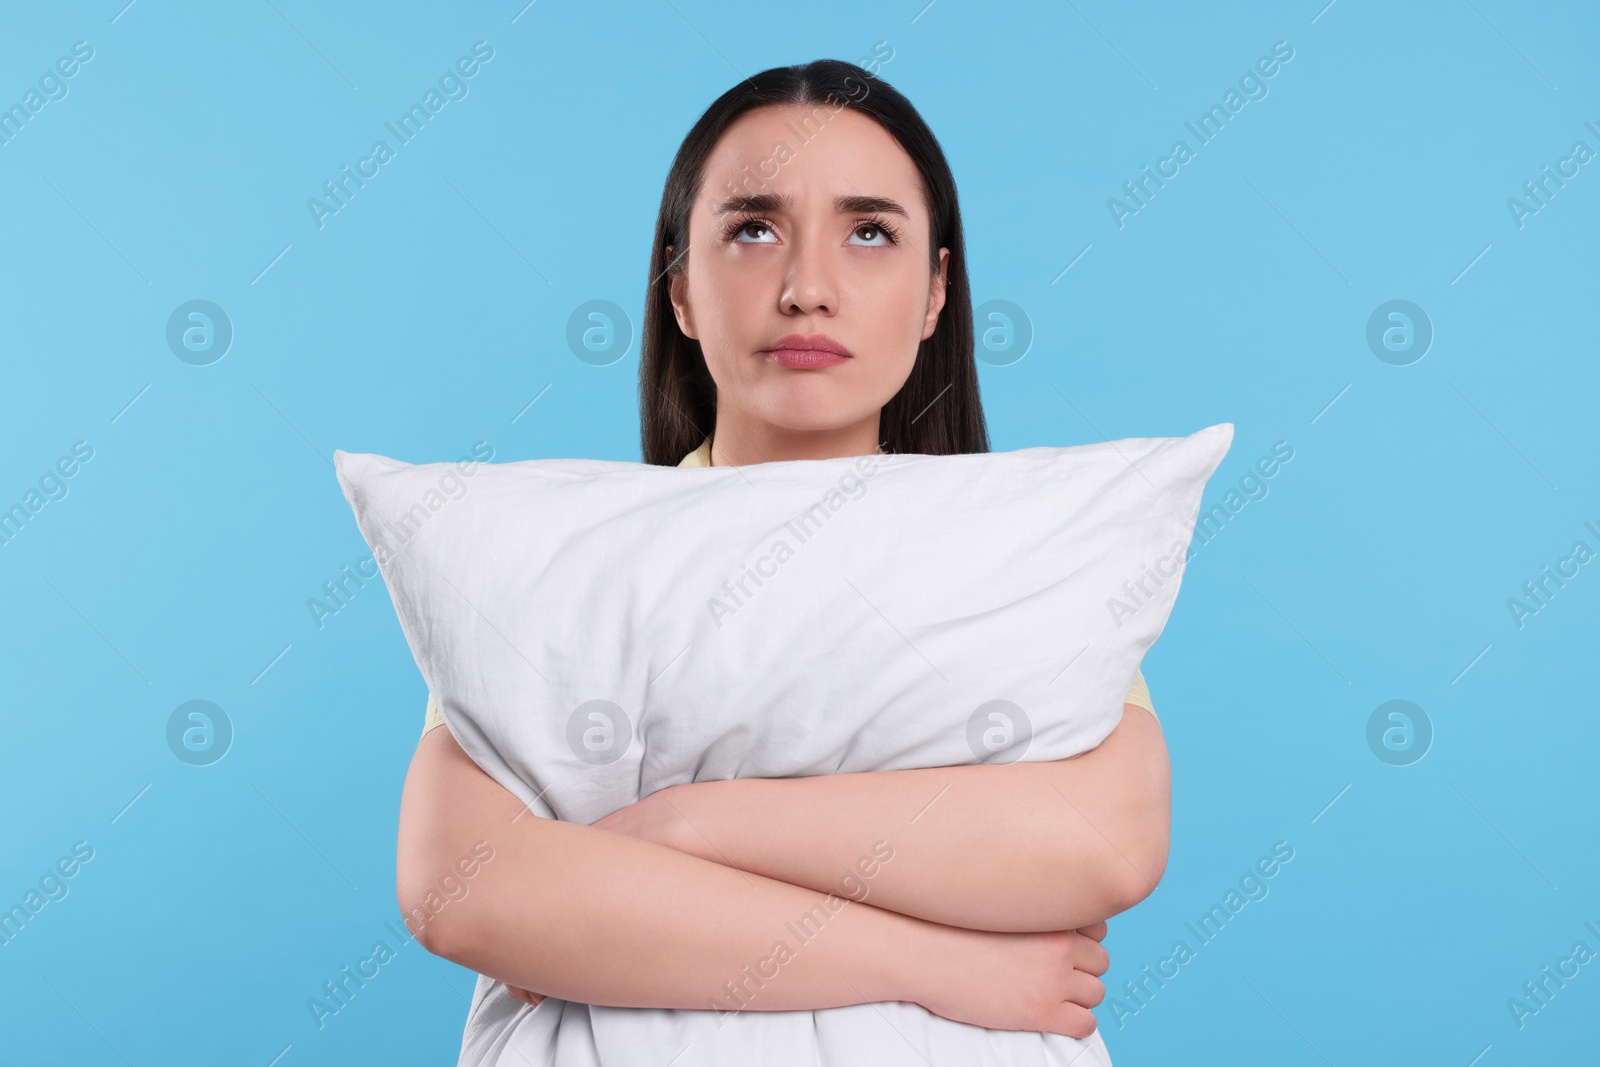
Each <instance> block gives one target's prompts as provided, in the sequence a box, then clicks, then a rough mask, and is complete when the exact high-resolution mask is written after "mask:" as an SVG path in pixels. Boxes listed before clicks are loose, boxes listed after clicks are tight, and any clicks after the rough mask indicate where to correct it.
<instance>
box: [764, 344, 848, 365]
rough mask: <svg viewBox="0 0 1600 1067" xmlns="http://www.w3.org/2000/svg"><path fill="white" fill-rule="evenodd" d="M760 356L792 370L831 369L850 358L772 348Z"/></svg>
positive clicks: (811, 351)
mask: <svg viewBox="0 0 1600 1067" xmlns="http://www.w3.org/2000/svg"><path fill="white" fill-rule="evenodd" d="M762 355H764V356H766V357H767V359H769V360H771V361H772V362H773V363H776V364H778V366H780V367H789V368H791V369H793V370H811V369H814V368H816V367H832V366H834V365H835V364H838V363H843V362H845V361H846V360H848V359H849V358H850V357H849V356H841V355H839V354H838V353H837V352H818V351H815V350H812V349H804V348H774V349H771V350H770V351H767V352H763V353H762Z"/></svg>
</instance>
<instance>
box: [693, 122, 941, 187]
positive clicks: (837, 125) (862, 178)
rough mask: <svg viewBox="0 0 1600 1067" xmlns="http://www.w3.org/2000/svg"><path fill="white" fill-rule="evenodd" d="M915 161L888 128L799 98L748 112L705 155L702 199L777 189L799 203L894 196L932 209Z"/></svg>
mask: <svg viewBox="0 0 1600 1067" xmlns="http://www.w3.org/2000/svg"><path fill="white" fill-rule="evenodd" d="M920 189H921V181H920V176H919V174H918V172H917V168H916V165H915V164H914V163H912V162H911V157H910V156H909V155H907V154H906V151H905V149H903V148H901V147H900V144H899V142H898V141H896V140H895V139H894V137H893V136H891V135H890V133H889V131H887V130H885V129H884V128H883V127H882V126H880V125H878V123H877V122H875V121H873V120H872V119H871V118H868V117H867V116H865V115H863V114H861V113H860V112H858V111H855V110H852V109H851V108H847V107H841V108H837V109H835V108H833V107H831V106H829V105H827V104H815V105H812V104H795V105H783V106H775V107H765V108H758V109H756V110H754V111H749V112H746V113H745V114H743V115H741V116H740V117H739V118H738V119H737V120H735V121H734V122H733V123H732V124H731V125H729V127H728V128H727V129H726V130H725V131H723V133H722V136H721V137H719V138H718V140H717V144H716V147H715V148H713V149H712V152H711V155H710V156H709V158H708V159H707V160H706V167H705V176H704V181H703V182H702V183H701V190H702V191H701V198H702V200H703V201H704V205H703V206H708V207H710V208H712V209H715V208H717V207H719V206H721V205H724V204H725V203H726V202H728V201H729V200H731V199H734V198H736V197H750V196H759V195H763V194H772V195H778V196H780V197H783V198H786V199H787V200H788V201H789V203H790V204H791V206H792V208H793V209H794V210H802V209H811V210H815V209H824V210H833V209H834V205H835V203H836V202H837V201H839V200H840V199H842V198H847V197H863V196H878V197H888V198H891V199H893V200H896V201H898V202H900V203H902V204H904V205H905V206H906V208H907V209H908V210H911V211H921V210H925V209H924V208H923V205H922V203H921V197H920Z"/></svg>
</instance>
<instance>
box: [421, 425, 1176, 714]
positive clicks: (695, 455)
mask: <svg viewBox="0 0 1600 1067" xmlns="http://www.w3.org/2000/svg"><path fill="white" fill-rule="evenodd" d="M678 466H680V467H709V466H711V438H709V437H708V438H706V439H705V440H704V441H701V442H700V447H699V448H697V449H695V450H694V451H693V452H690V453H689V454H688V455H687V456H684V457H683V459H681V460H679V461H678ZM1124 703H1127V704H1137V705H1138V706H1139V707H1141V708H1143V709H1145V710H1146V711H1148V712H1149V713H1150V714H1151V715H1155V713H1156V709H1155V708H1154V707H1152V706H1151V704H1150V690H1149V688H1148V687H1147V686H1146V685H1145V684H1144V672H1143V671H1139V672H1137V673H1135V674H1134V676H1133V688H1132V689H1130V690H1128V697H1127V700H1126V701H1124ZM1156 721H1157V722H1159V721H1160V719H1159V718H1158V719H1157V720H1156ZM443 723H444V717H443V716H441V715H440V714H439V706H438V705H437V704H436V703H434V699H433V694H432V693H429V694H428V710H427V712H426V713H425V715H424V716H423V723H422V732H423V733H427V732H428V731H429V730H431V729H433V728H434V727H435V726H439V725H442V724H443Z"/></svg>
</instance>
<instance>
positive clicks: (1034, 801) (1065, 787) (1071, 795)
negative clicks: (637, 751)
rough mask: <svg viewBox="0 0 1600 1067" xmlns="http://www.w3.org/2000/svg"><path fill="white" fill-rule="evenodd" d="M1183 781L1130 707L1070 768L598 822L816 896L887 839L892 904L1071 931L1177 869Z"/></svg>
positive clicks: (918, 778) (879, 885) (885, 779)
mask: <svg viewBox="0 0 1600 1067" xmlns="http://www.w3.org/2000/svg"><path fill="white" fill-rule="evenodd" d="M1171 796H1172V785H1171V774H1170V769H1169V766H1168V760H1167V749H1166V742H1165V741H1164V739H1163V738H1162V734H1161V727H1160V726H1159V725H1158V724H1157V722H1156V719H1155V716H1153V715H1151V714H1150V713H1149V712H1148V711H1146V710H1145V709H1144V708H1141V707H1139V706H1138V705H1136V704H1126V705H1124V706H1123V714H1122V722H1121V723H1120V724H1118V726H1117V728H1116V729H1115V730H1113V731H1112V732H1111V734H1110V735H1109V736H1108V737H1107V738H1106V739H1105V741H1103V742H1102V743H1101V744H1100V745H1099V747H1097V748H1095V749H1093V750H1091V751H1089V752H1086V753H1083V754H1082V755H1079V756H1075V757H1073V758H1071V759H1065V760H1057V761H1054V762H1034V763H1028V762H1018V763H1011V764H1005V765H984V764H978V765H973V766H957V767H934V768H927V769H919V770H901V771H873V772H867V773H860V774H833V775H819V776H816V777H809V778H741V779H732V780H727V781H711V782H696V783H691V784H688V785H679V786H672V787H670V788H668V789H663V790H661V791H659V792H657V793H653V794H651V795H650V796H649V797H646V798H644V799H643V800H641V801H640V802H639V803H637V804H634V805H630V806H629V807H628V808H624V809H623V810H622V811H620V812H616V813H614V814H612V815H608V816H606V817H605V818H604V819H601V820H600V821H599V822H598V823H596V824H595V825H597V826H603V827H607V828H612V829H617V830H620V831H622V832H624V833H629V834H632V835H635V836H637V837H640V838H642V839H645V840H652V841H656V842H658V843H661V844H666V845H669V846H671V847H672V848H674V849H677V850H679V851H682V852H685V853H688V854H689V855H693V856H699V857H702V858H704V859H711V860H715V861H717V862H719V863H724V864H727V865H728V866H731V867H736V868H739V869H740V870H744V871H751V872H756V873H760V874H764V875H767V876H769V877H772V878H778V879H781V880H783V881H785V882H789V883H792V884H794V885H799V886H807V887H809V888H811V889H816V890H830V889H831V890H834V891H836V892H844V890H843V889H841V888H840V879H841V877H842V876H844V875H845V874H846V873H848V872H849V871H850V870H851V868H852V866H853V865H854V864H855V863H856V861H857V858H858V857H860V856H862V855H864V854H867V852H868V849H869V848H870V846H871V845H872V843H873V842H874V841H877V840H880V839H881V840H883V841H885V842H887V844H888V846H889V847H891V848H893V850H894V862H892V863H890V864H887V865H885V866H884V868H883V869H882V871H881V872H880V873H878V874H876V875H875V877H874V878H873V879H872V881H871V883H870V892H871V898H870V899H871V900H872V902H873V903H874V904H876V905H878V906H879V907H880V908H886V909H889V910H892V911H896V912H901V913H903V914H905V915H911V916H915V917H918V918H922V919H928V920H931V921H934V922H938V923H944V924H947V925H951V926H961V927H966V928H969V929H973V930H1010V931H1026V930H1069V929H1075V928H1078V927H1083V926H1087V925H1089V924H1090V923H1093V922H1095V921H1096V920H1099V919H1105V918H1108V917H1110V916H1112V915H1115V914H1117V913H1118V912H1122V911H1125V910H1127V909H1128V908H1131V907H1132V906H1133V905H1134V904H1136V903H1138V902H1139V901H1140V900H1143V899H1144V898H1145V897H1146V896H1148V895H1149V894H1150V892H1151V891H1152V890H1153V889H1155V886H1156V883H1157V882H1158V881H1159V880H1160V878H1161V875H1162V873H1163V872H1164V871H1165V869H1166V863H1167V842H1168V834H1169V829H1170V826H1171Z"/></svg>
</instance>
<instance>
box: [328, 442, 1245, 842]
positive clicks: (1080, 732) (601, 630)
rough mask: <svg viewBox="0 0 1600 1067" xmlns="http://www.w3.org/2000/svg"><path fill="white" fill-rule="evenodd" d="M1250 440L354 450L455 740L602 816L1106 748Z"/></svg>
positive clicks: (364, 523) (581, 810)
mask: <svg viewBox="0 0 1600 1067" xmlns="http://www.w3.org/2000/svg"><path fill="white" fill-rule="evenodd" d="M1232 440H1233V426H1232V424H1231V423H1220V424H1217V425H1215V426H1209V427H1207V428H1205V429H1203V430H1200V431H1199V432H1197V433H1194V434H1192V435H1190V436H1188V437H1153V438H1129V439H1125V440H1118V441H1107V442H1104V443H1099V444H1087V445H1074V446H1070V447H1034V448H1024V449H1020V450H1017V451H1012V452H989V453H976V454H965V455H949V456H928V455H887V456H885V455H872V456H860V457H846V458H839V459H827V460H795V461H786V462H773V463H761V464H754V465H750V466H743V467H701V468H680V467H665V466H652V465H646V464H639V463H626V462H617V461H611V460H588V459H538V460H524V461H520V462H513V463H497V464H472V463H468V464H447V463H431V464H421V465H413V464H408V463H403V462H400V461H399V460H395V459H390V458H388V457H385V456H379V455H372V454H366V453H350V452H344V451H337V452H335V453H334V460H335V465H336V468H337V471H338V477H339V483H340V485H341V487H342V488H343V490H344V493H345V498H346V499H347V500H348V501H349V503H350V506H351V508H352V509H353V510H354V512H355V516H356V521H357V523H358V525H359V526H360V528H361V533H362V535H363V536H364V537H365V538H366V540H367V543H368V544H369V545H371V547H372V548H373V550H374V554H375V556H376V559H377V562H378V565H379V567H380V569H381V570H382V573H383V577H384V580H385V582H386V583H387V585H388V588H389V591H390V594H391V596H392V598H393V601H394V605H395V610H396V612H397V613H398V615H399V618H400V625H401V628H402V630H403V631H404V633H405V637H406V641H407V642H408V644H409V645H410V647H411V653H412V655H413V656H414V657H415V658H416V662H417V665H418V667H420V668H421V670H422V675H423V677H424V678H425V679H426V681H427V684H428V688H429V690H430V691H431V692H432V694H433V696H434V699H435V700H436V701H437V703H438V706H439V710H440V713H441V714H442V716H443V718H444V721H445V724H446V726H447V727H448V728H449V730H450V732H451V733H452V734H453V735H454V736H455V738H456V740H457V741H458V742H459V743H460V745H461V747H462V748H463V749H465V750H466V752H467V754H468V755H469V756H471V757H472V759H473V760H474V761H476V762H477V763H478V765H479V766H481V767H482V768H483V769H484V770H485V771H486V772H487V773H488V774H489V775H490V776H491V777H493V778H494V780H495V781H497V782H499V783H500V784H501V785H502V786H504V787H505V788H507V789H508V790H510V791H511V792H512V793H514V794H516V795H517V796H518V797H519V798H520V799H521V800H522V801H523V803H524V804H526V805H528V806H529V808H530V810H531V811H532V812H533V813H535V814H538V815H542V816H546V817H553V818H558V819H563V820H566V821H570V822H578V823H585V824H587V823H592V822H594V821H595V820H596V819H599V818H601V817H602V816H604V815H606V814H608V813H610V812H612V811H615V810H616V809H618V808H621V807H624V806H626V805H628V804H630V803H632V802H634V801H636V800H638V799H640V798H641V797H642V796H645V795H648V794H649V793H652V792H654V791H656V790H658V789H662V788H664V787H666V786H669V785H673V784H676V783H680V782H689V781H703V780H708V779H724V778H749V777H761V778H777V777H790V776H797V775H816V774H834V773H844V772H852V771H873V770H892V769H898V768H906V767H931V766H949V765H954V764H964V763H976V762H982V761H987V762H1011V761H1014V760H1016V759H1027V760H1056V759H1064V758H1066V757H1068V756H1073V755H1077V754H1078V753H1081V752H1084V751H1087V750H1089V749H1091V748H1094V747H1095V746H1096V745H1098V744H1099V743H1100V742H1101V741H1102V740H1103V739H1104V738H1105V737H1106V735H1107V734H1109V733H1110V732H1111V731H1112V730H1113V729H1114V728H1115V727H1116V725H1117V723H1118V722H1119V721H1120V720H1121V716H1122V702H1123V698H1124V696H1125V695H1126V694H1127V692H1128V688H1129V686H1130V685H1131V683H1132V681H1133V677H1134V674H1135V672H1136V671H1137V670H1138V668H1139V664H1140V661H1141V660H1142V659H1143V657H1144V654H1145V652H1146V650H1148V649H1149V647H1150V646H1151V644H1152V643H1154V641H1155V639H1156V637H1157V636H1158V635H1159V634H1160V633H1161V630H1162V628H1163V627H1164V626H1165V625H1166V621H1167V615H1168V613H1169V612H1170V611H1171V609H1172V605H1173V601H1174V598H1175V597H1176V596H1177V592H1178V586H1179V582H1180V579H1181V577H1182V572H1183V565H1184V557H1185V554H1186V550H1187V548H1188V544H1189V539H1190V535H1191V533H1192V531H1193V525H1194V520H1195V516H1196V515H1197V514H1198V512H1199V505H1200V495H1201V491H1202V489H1203V488H1204V486H1205V482H1206V480H1207V479H1208V478H1209V477H1210V476H1211V474H1212V473H1213V472H1214V471H1215V470H1216V468H1217V465H1218V464H1219V463H1220V462H1221V460H1222V457H1223V455H1224V453H1226V452H1227V450H1228V446H1229V444H1230V443H1231V442H1232Z"/></svg>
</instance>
